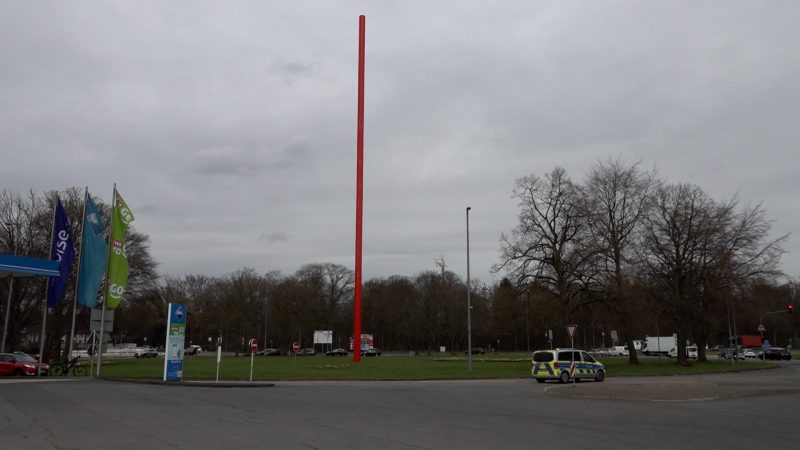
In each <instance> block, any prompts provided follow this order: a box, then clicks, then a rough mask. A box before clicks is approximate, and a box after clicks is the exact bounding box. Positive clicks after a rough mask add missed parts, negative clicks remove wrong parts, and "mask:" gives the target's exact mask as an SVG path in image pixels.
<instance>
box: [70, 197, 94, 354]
mask: <svg viewBox="0 0 800 450" xmlns="http://www.w3.org/2000/svg"><path fill="white" fill-rule="evenodd" d="M87 198H89V186H86V188H85V190H84V192H83V214H82V215H81V231H80V233H81V234H80V236H81V250H80V251H79V252H78V254H77V257H78V273H77V278H76V279H75V298H73V299H72V328H70V330H69V353H67V361H69V360H70V359H72V342H73V341H74V340H75V315H76V314H77V311H78V287H79V285H80V282H81V259H82V258H81V253H83V244H84V242H83V228H84V227H85V226H86V224H85V222H86V199H87Z"/></svg>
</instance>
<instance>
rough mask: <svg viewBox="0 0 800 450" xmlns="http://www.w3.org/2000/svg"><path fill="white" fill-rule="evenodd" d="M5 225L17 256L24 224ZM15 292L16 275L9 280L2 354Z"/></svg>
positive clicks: (1, 346) (0, 347)
mask: <svg viewBox="0 0 800 450" xmlns="http://www.w3.org/2000/svg"><path fill="white" fill-rule="evenodd" d="M0 223H2V224H3V227H4V228H5V229H6V230H8V232H9V233H11V234H12V239H11V240H12V242H13V246H14V255H15V256H16V254H17V249H18V245H17V241H18V240H19V237H20V235H21V234H22V223H20V222H10V223H6V222H0ZM9 225H16V226H17V233H16V234H14V233H13V232H12V230H11V228H9V227H8V226H9ZM13 292H14V275H13V274H12V275H11V278H10V279H9V280H8V297H7V298H6V314H5V315H6V317H5V319H4V320H3V339H2V343H0V353H5V351H6V335H7V334H8V316H9V314H10V313H11V294H12V293H13Z"/></svg>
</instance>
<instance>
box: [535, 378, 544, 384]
mask: <svg viewBox="0 0 800 450" xmlns="http://www.w3.org/2000/svg"><path fill="white" fill-rule="evenodd" d="M536 382H537V383H544V378H537V379H536Z"/></svg>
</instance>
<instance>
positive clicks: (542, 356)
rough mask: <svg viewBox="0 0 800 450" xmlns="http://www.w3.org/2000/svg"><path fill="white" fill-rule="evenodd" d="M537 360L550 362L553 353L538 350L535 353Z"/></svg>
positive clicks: (534, 357) (534, 358)
mask: <svg viewBox="0 0 800 450" xmlns="http://www.w3.org/2000/svg"><path fill="white" fill-rule="evenodd" d="M533 360H534V361H535V362H550V361H552V360H553V354H552V353H550V352H537V353H534V354H533Z"/></svg>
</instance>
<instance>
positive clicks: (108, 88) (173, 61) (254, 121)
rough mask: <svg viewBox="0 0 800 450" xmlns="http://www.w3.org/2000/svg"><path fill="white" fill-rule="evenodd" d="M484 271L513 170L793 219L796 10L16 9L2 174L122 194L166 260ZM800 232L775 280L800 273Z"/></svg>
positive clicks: (629, 5)
mask: <svg viewBox="0 0 800 450" xmlns="http://www.w3.org/2000/svg"><path fill="white" fill-rule="evenodd" d="M362 13H363V14H366V16H367V50H366V55H367V56H366V58H367V62H366V123H365V129H366V133H365V155H366V156H365V182H364V185H365V195H364V198H365V204H364V232H363V236H364V277H365V279H369V278H372V277H377V276H388V275H393V274H401V275H413V274H415V273H417V272H419V271H421V270H426V269H435V268H436V267H435V265H434V259H436V258H437V257H439V255H443V256H444V258H445V262H446V263H447V265H448V267H449V268H450V269H451V270H453V271H454V272H456V273H458V274H460V275H461V276H462V277H465V276H466V250H465V241H466V233H465V215H464V210H465V208H466V206H471V207H472V211H471V212H470V249H471V252H470V253H471V272H472V275H473V277H475V278H479V279H481V280H483V281H491V280H492V279H493V278H496V277H498V276H499V275H496V274H490V272H489V270H490V267H491V265H492V264H494V263H496V262H498V249H499V242H498V239H499V237H500V234H501V233H502V232H507V231H509V230H510V229H511V228H513V227H514V225H515V224H516V213H517V205H516V202H515V201H514V200H513V199H511V196H510V194H511V190H512V187H513V184H514V180H515V179H516V178H518V177H520V176H523V175H525V174H529V173H535V174H543V173H544V172H546V171H549V170H552V168H553V167H555V166H556V165H560V166H563V167H564V168H565V169H566V170H567V171H568V173H569V174H570V175H571V176H572V177H573V178H575V179H577V180H581V179H582V178H583V175H584V173H585V172H586V171H587V169H588V168H589V166H590V165H592V164H593V163H594V162H596V161H597V160H600V159H605V158H608V157H622V158H623V159H625V160H627V161H630V162H634V161H638V160H641V161H642V164H643V165H644V166H645V167H646V168H650V167H658V169H659V171H660V173H661V175H662V176H663V177H664V178H665V179H667V180H668V181H672V182H690V183H696V184H698V185H700V186H702V187H703V188H705V189H706V190H707V191H708V192H709V193H710V194H711V195H712V196H713V197H715V198H717V199H727V198H730V197H731V196H733V195H735V194H737V193H738V195H739V197H740V199H741V200H742V201H743V202H744V203H756V202H763V204H764V206H765V208H766V209H767V212H768V216H769V217H770V218H771V219H773V220H774V221H775V222H774V225H773V233H774V235H775V236H777V235H780V234H785V233H795V232H796V231H797V230H798V228H799V227H800V201H799V200H798V195H797V191H798V187H800V181H798V173H800V162H798V160H799V159H800V158H798V156H800V152H798V151H797V149H796V147H797V142H798V138H799V137H800V126H799V125H800V120H798V119H800V114H798V113H799V112H800V27H798V25H797V23H798V18H800V2H796V1H767V2H757V1H718V2H713V1H708V2H703V1H700V2H698V1H686V2H680V1H668V2H651V1H641V2H634V1H622V2H616V1H582V2H568V1H561V0H559V1H552V2H549V1H518V2H513V1H503V2H494V3H491V2H485V1H463V0H459V1H455V0H452V1H439V2H430V1H381V2H365V1H361V2H334V1H305V2H287V1H252V2H244V1H237V2H204V1H151V2H123V1H118V2H99V1H83V2H82V1H70V2H63V1H53V2H44V1H37V2H3V3H2V6H0V65H1V67H2V69H1V70H0V155H2V158H0V187H2V188H5V189H11V190H18V191H20V192H25V191H27V190H28V189H34V190H37V191H41V190H49V189H64V188H66V187H70V186H85V185H88V186H89V189H90V192H91V193H92V194H93V195H96V196H99V197H101V198H102V199H103V200H105V201H108V200H109V198H110V197H111V192H112V185H113V183H114V182H116V183H118V188H119V190H120V192H121V194H122V195H123V197H124V198H125V200H126V201H127V203H128V205H129V206H130V207H131V209H132V210H133V212H134V214H135V215H136V221H135V222H134V226H135V227H136V229H137V230H139V231H141V232H143V233H146V234H148V235H149V236H150V238H151V244H152V246H151V251H152V254H153V256H154V257H155V258H156V259H157V260H158V261H159V262H160V263H161V268H160V272H161V273H162V274H166V275H183V274H187V273H205V274H222V273H228V272H231V271H234V270H236V269H239V268H242V267H252V268H255V269H256V270H258V271H259V272H265V271H268V270H273V269H280V270H282V271H283V272H284V273H291V272H293V271H294V270H296V269H297V268H299V267H300V266H301V265H302V264H304V263H311V262H334V263H339V264H343V265H346V266H348V267H353V258H354V257H353V254H354V250H353V248H354V220H355V219H354V216H355V128H356V127H355V125H356V84H357V77H356V75H357V73H356V64H357V43H358V15H359V14H362ZM798 238H800V237H798V236H797V235H796V233H795V235H793V236H792V237H791V238H790V240H789V241H788V243H787V245H786V248H787V250H789V251H790V252H791V253H789V254H787V255H786V256H785V257H784V264H783V268H784V270H785V271H786V272H787V273H788V274H789V275H791V276H793V277H797V276H799V275H800V244H798Z"/></svg>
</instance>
